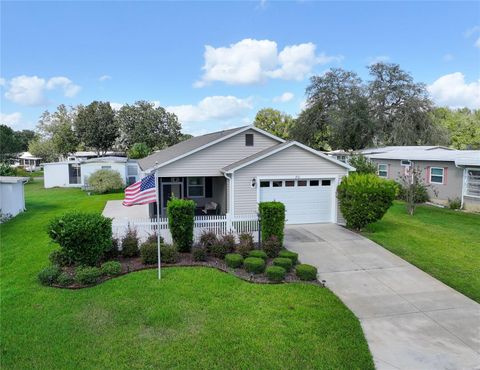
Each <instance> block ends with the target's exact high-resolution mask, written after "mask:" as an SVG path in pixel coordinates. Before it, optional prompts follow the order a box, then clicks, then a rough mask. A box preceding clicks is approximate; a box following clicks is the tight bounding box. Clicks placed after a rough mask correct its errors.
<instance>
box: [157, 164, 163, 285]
mask: <svg viewBox="0 0 480 370" xmlns="http://www.w3.org/2000/svg"><path fill="white" fill-rule="evenodd" d="M155 192H156V198H157V255H158V280H160V279H161V278H162V261H161V260H160V191H159V189H158V175H157V170H155Z"/></svg>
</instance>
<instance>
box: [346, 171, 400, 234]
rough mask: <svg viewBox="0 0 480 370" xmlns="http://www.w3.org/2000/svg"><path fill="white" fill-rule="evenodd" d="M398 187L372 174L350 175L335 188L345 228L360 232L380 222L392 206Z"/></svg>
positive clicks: (392, 182)
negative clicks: (373, 223) (371, 224)
mask: <svg viewBox="0 0 480 370" xmlns="http://www.w3.org/2000/svg"><path fill="white" fill-rule="evenodd" d="M397 189H398V185H397V184H396V183H395V182H394V181H391V180H385V179H381V178H379V177H378V176H376V175H372V174H365V175H364V174H351V175H350V176H346V177H344V178H343V180H342V182H341V183H340V185H339V186H338V188H337V197H338V200H339V202H340V210H341V211H342V214H343V217H344V218H345V220H346V221H347V227H348V228H351V229H354V230H361V229H363V228H364V227H365V226H367V225H368V224H370V223H372V222H375V221H378V220H380V219H381V218H382V217H383V215H384V214H385V213H386V212H387V211H388V209H389V208H390V207H391V205H392V204H393V200H394V199H395V196H396V194H397Z"/></svg>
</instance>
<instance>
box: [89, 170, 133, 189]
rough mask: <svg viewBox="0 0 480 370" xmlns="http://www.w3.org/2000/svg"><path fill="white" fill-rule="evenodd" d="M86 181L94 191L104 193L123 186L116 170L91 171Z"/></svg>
mask: <svg viewBox="0 0 480 370" xmlns="http://www.w3.org/2000/svg"><path fill="white" fill-rule="evenodd" d="M87 182H88V184H89V186H91V187H92V189H93V191H94V192H95V193H99V194H104V193H108V192H111V191H116V190H119V189H122V188H123V187H124V184H123V180H122V177H121V176H120V174H119V173H118V171H113V170H97V171H95V172H94V173H92V174H91V175H90V176H89V177H88V179H87Z"/></svg>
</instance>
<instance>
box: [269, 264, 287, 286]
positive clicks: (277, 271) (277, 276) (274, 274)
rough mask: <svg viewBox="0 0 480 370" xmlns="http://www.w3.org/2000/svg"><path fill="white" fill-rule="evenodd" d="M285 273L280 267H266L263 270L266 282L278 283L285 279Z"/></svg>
mask: <svg viewBox="0 0 480 370" xmlns="http://www.w3.org/2000/svg"><path fill="white" fill-rule="evenodd" d="M286 273H287V271H286V270H285V269H284V268H283V267H281V266H268V267H267V269H266V270H265V274H266V275H267V278H268V280H270V281H273V282H275V283H279V282H281V281H283V280H284V279H285V274H286Z"/></svg>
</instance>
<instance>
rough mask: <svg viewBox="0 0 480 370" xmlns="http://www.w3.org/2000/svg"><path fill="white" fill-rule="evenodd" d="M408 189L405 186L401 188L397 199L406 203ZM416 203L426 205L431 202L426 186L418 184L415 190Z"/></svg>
mask: <svg viewBox="0 0 480 370" xmlns="http://www.w3.org/2000/svg"><path fill="white" fill-rule="evenodd" d="M407 191H408V190H407V189H406V187H405V186H399V188H398V195H397V198H398V199H401V200H404V201H406V200H407V195H406V193H407ZM413 198H414V202H415V203H417V204H418V203H425V202H428V201H429V200H430V196H429V195H428V191H427V187H426V186H425V185H424V184H421V183H418V184H416V186H415V189H414V195H413Z"/></svg>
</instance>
